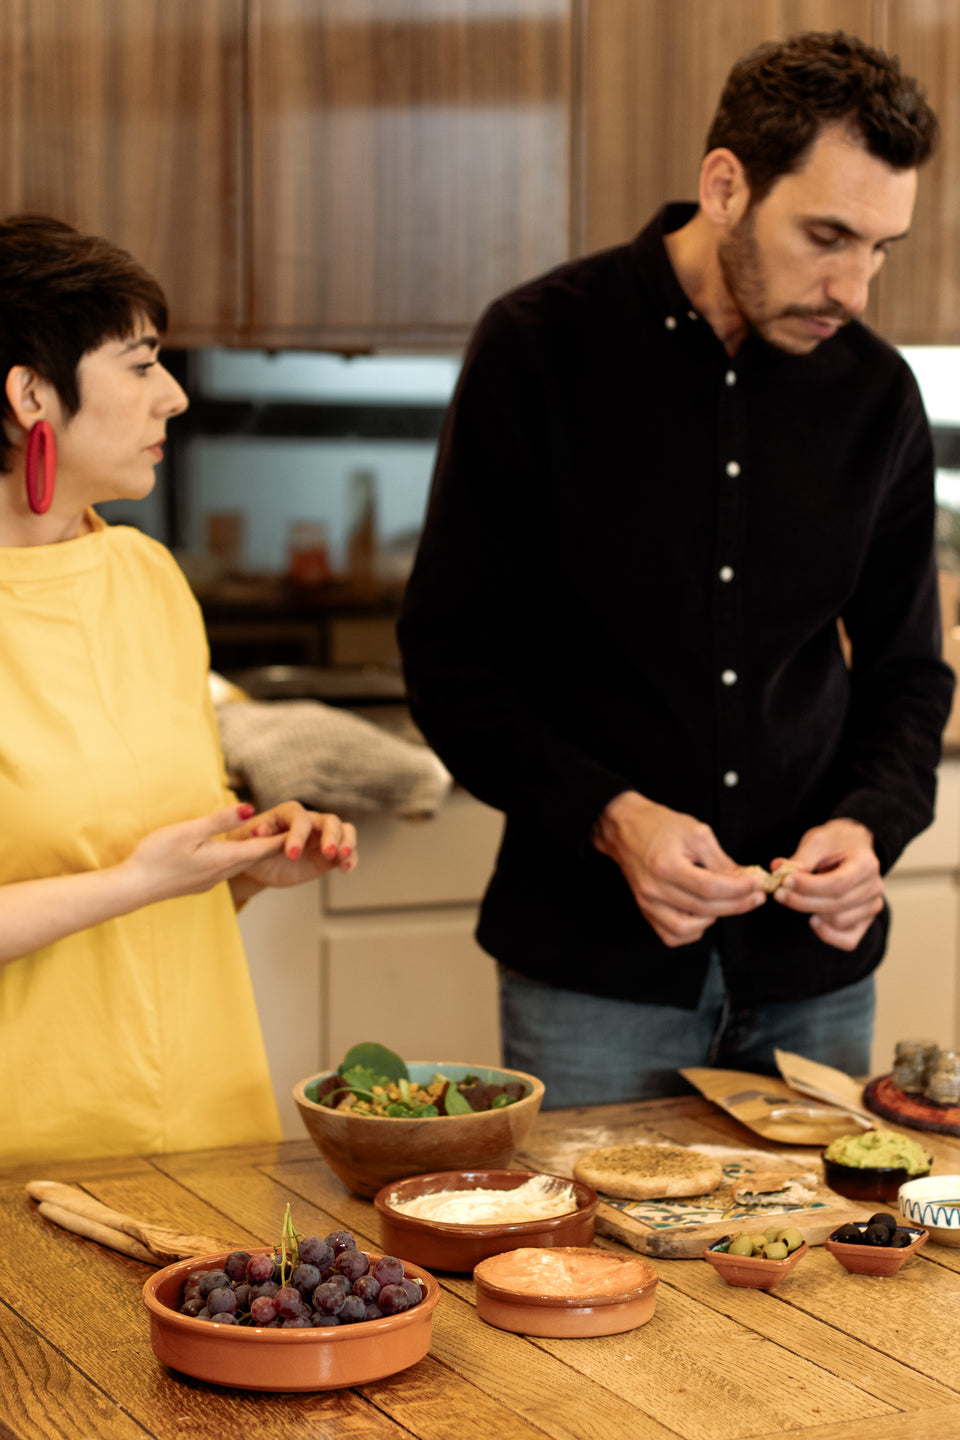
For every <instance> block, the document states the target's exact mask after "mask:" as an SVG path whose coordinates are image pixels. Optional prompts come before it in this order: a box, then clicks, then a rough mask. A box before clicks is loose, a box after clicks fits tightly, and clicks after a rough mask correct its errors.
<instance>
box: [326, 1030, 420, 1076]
mask: <svg viewBox="0 0 960 1440" xmlns="http://www.w3.org/2000/svg"><path fill="white" fill-rule="evenodd" d="M358 1066H361V1067H362V1068H363V1069H365V1070H369V1071H370V1072H371V1073H372V1074H373V1075H374V1076H375V1077H376V1081H375V1083H377V1084H379V1083H380V1082H381V1081H382V1080H384V1079H386V1080H409V1079H410V1072H409V1070H408V1069H407V1067H406V1064H405V1063H404V1061H403V1060H401V1059H400V1056H399V1055H397V1054H396V1053H395V1052H394V1051H393V1050H388V1049H387V1047H386V1045H378V1044H377V1043H376V1041H375V1040H362V1041H361V1042H360V1044H359V1045H354V1046H353V1047H352V1048H351V1049H350V1050H348V1051H347V1053H346V1055H345V1056H344V1057H343V1059H342V1061H341V1062H340V1065H339V1070H340V1074H341V1075H342V1076H343V1077H344V1079H346V1072H347V1070H348V1069H349V1070H352V1069H355V1068H357V1067H358Z"/></svg>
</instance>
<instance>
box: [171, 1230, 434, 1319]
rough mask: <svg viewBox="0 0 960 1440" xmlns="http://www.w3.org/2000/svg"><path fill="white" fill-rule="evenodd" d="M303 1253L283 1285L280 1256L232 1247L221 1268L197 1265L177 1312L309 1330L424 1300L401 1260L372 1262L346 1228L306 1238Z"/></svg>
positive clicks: (395, 1312) (390, 1258) (389, 1312)
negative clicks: (207, 1267) (200, 1267)
mask: <svg viewBox="0 0 960 1440" xmlns="http://www.w3.org/2000/svg"><path fill="white" fill-rule="evenodd" d="M298 1252H299V1253H298V1258H297V1263H296V1264H295V1265H294V1266H293V1268H292V1270H291V1272H290V1275H289V1276H288V1277H286V1283H285V1284H284V1275H283V1267H282V1265H281V1263H280V1261H279V1259H278V1258H277V1257H276V1256H275V1255H250V1254H248V1252H247V1251H246V1250H234V1251H233V1252H232V1253H231V1254H230V1255H228V1256H227V1258H226V1260H225V1261H224V1262H223V1268H222V1269H217V1270H192V1271H191V1272H190V1273H189V1274H188V1276H187V1279H186V1282H185V1284H184V1287H183V1299H182V1301H181V1304H180V1314H181V1315H193V1316H195V1317H196V1318H197V1319H198V1320H213V1321H215V1322H216V1324H218V1325H257V1326H262V1327H263V1328H265V1329H271V1330H277V1329H284V1330H306V1329H311V1328H313V1327H316V1326H323V1327H327V1326H331V1325H356V1324H357V1323H359V1322H360V1321H361V1320H380V1319H382V1318H383V1317H384V1316H385V1315H399V1314H400V1313H401V1312H402V1311H404V1310H409V1309H410V1308H411V1307H412V1306H414V1305H416V1304H418V1303H419V1302H420V1301H421V1300H422V1299H423V1295H424V1290H423V1285H422V1284H421V1282H420V1281H419V1280H409V1279H407V1277H406V1276H405V1275H404V1273H403V1264H402V1262H401V1261H400V1260H397V1259H395V1258H394V1256H392V1255H381V1257H380V1259H379V1260H374V1261H373V1263H372V1264H371V1257H370V1256H369V1255H367V1254H366V1252H365V1251H363V1250H358V1249H357V1242H356V1241H355V1240H354V1238H353V1236H352V1235H351V1234H350V1233H349V1232H348V1231H346V1230H333V1231H331V1233H330V1234H329V1235H327V1236H325V1237H324V1238H323V1239H322V1240H321V1239H320V1237H319V1236H317V1235H308V1236H306V1237H304V1238H303V1239H302V1240H300V1242H299V1245H298Z"/></svg>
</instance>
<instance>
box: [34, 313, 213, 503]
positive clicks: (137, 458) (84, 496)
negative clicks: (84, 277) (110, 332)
mask: <svg viewBox="0 0 960 1440" xmlns="http://www.w3.org/2000/svg"><path fill="white" fill-rule="evenodd" d="M158 351H159V337H158V335H157V334H156V331H155V330H154V328H153V326H152V324H151V323H150V321H149V320H147V319H146V317H140V319H138V320H137V322H136V324H135V326H134V331H133V334H132V335H131V336H129V337H128V338H127V339H126V340H105V341H104V343H103V344H102V345H100V346H98V347H97V349H96V350H88V351H87V353H86V355H84V356H82V357H81V360H80V364H79V365H78V367H77V382H78V386H79V392H80V409H79V410H78V411H77V413H76V415H74V416H73V417H72V418H71V419H69V420H66V419H65V420H63V421H61V423H60V424H58V425H57V426H56V436H57V490H58V493H64V496H65V498H66V496H67V495H69V496H70V498H71V499H74V500H75V501H76V502H77V503H79V504H84V505H86V504H93V503H97V502H99V501H103V500H120V499H126V500H139V499H141V498H142V497H143V496H144V495H149V493H150V491H151V490H152V489H153V485H154V480H155V478H156V477H155V475H154V466H156V465H157V464H158V463H159V462H160V461H161V460H162V459H163V443H164V440H165V438H166V433H167V421H168V420H169V419H170V418H171V416H173V415H179V414H181V413H182V412H183V411H184V410H186V408H187V403H188V402H187V397H186V395H185V394H184V392H183V390H182V389H181V388H180V386H179V385H178V383H177V381H176V380H175V379H174V378H173V376H172V375H171V374H170V372H169V371H168V370H166V369H165V368H164V367H163V366H162V365H161V364H160V362H159V360H158V359H157V355H158ZM61 487H62V492H61Z"/></svg>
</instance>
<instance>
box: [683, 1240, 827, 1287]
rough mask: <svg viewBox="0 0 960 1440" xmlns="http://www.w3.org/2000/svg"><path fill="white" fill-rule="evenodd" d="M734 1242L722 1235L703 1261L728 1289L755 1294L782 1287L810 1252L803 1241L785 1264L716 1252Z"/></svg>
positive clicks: (780, 1261)
mask: <svg viewBox="0 0 960 1440" xmlns="http://www.w3.org/2000/svg"><path fill="white" fill-rule="evenodd" d="M731 1238H732V1237H731V1236H730V1235H722V1236H721V1237H720V1239H719V1240H715V1241H714V1242H713V1244H712V1245H708V1246H707V1248H706V1250H704V1252H703V1258H704V1260H706V1261H707V1262H708V1263H709V1264H710V1265H712V1266H713V1268H714V1270H716V1272H717V1274H718V1275H721V1276H722V1277H723V1279H724V1280H726V1282H727V1284H728V1285H748V1286H750V1288H751V1289H753V1290H772V1289H773V1287H774V1285H779V1284H780V1281H781V1280H782V1279H783V1277H784V1276H785V1275H789V1273H790V1271H791V1270H792V1269H793V1267H794V1265H796V1263H797V1261H798V1260H800V1259H802V1258H803V1256H804V1255H806V1253H807V1251H808V1250H809V1249H810V1246H809V1245H808V1244H807V1242H806V1240H804V1242H803V1244H802V1245H798V1246H797V1248H796V1250H794V1251H793V1252H792V1254H790V1255H788V1256H787V1257H786V1259H785V1260H767V1259H765V1257H764V1256H762V1255H728V1254H727V1253H726V1251H725V1250H718V1249H717V1246H718V1245H724V1244H726V1243H727V1241H728V1240H730V1239H731Z"/></svg>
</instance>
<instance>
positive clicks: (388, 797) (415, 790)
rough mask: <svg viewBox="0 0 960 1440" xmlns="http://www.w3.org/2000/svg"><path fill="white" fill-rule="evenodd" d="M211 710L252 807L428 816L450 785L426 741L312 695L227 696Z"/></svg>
mask: <svg viewBox="0 0 960 1440" xmlns="http://www.w3.org/2000/svg"><path fill="white" fill-rule="evenodd" d="M216 713H217V724H218V726H219V729H220V743H221V745H222V746H223V753H224V757H225V759H226V762H227V771H228V773H229V775H230V778H231V780H232V781H233V783H234V784H235V786H240V787H242V788H244V789H246V790H248V791H249V792H250V794H251V795H252V797H253V800H254V803H255V804H256V806H257V808H258V809H259V810H265V809H267V808H269V806H271V805H276V804H278V803H279V801H281V800H299V801H300V802H301V804H303V805H307V806H309V807H310V808H311V809H314V810H324V811H336V812H337V813H338V814H339V813H341V812H346V813H347V814H355V813H357V812H359V811H367V812H369V811H375V810H386V811H391V812H393V813H394V814H396V815H403V816H429V815H434V814H436V812H437V810H438V809H439V807H440V805H441V804H442V802H443V801H444V799H445V798H446V796H447V794H448V793H449V790H450V787H451V785H452V783H453V782H452V777H451V775H450V772H449V770H448V769H447V768H446V766H445V765H444V764H443V762H442V761H441V760H440V759H439V757H438V756H436V755H435V754H434V753H433V751H432V750H429V749H428V748H427V747H426V746H425V745H414V744H411V742H410V741H408V740H401V739H399V738H398V737H397V736H395V735H390V734H388V733H387V732H386V731H385V730H382V729H381V728H380V727H379V726H378V725H374V724H373V723H372V722H371V721H369V720H364V719H362V718H361V717H360V716H359V715H352V714H351V713H350V712H349V711H348V710H341V709H338V708H337V707H336V706H333V705H324V704H323V703H322V702H321V701H319V700H270V701H259V700H248V701H239V700H228V701H226V702H224V703H221V704H218V705H217V706H216Z"/></svg>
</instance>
